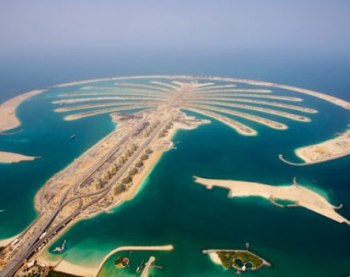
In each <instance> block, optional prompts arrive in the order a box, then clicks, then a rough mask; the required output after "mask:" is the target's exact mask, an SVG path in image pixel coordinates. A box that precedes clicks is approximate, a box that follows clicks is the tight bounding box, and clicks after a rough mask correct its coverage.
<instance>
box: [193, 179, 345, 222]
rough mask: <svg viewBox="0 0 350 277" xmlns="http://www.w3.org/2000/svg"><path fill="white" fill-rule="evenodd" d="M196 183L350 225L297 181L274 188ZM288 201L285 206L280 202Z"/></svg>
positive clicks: (230, 182)
mask: <svg viewBox="0 0 350 277" xmlns="http://www.w3.org/2000/svg"><path fill="white" fill-rule="evenodd" d="M194 180H195V182H196V183H198V184H200V185H203V186H205V187H206V188H207V189H212V188H213V187H219V188H224V189H228V190H229V191H230V193H229V197H253V196H258V197H263V198H265V199H268V200H269V201H271V203H273V204H274V205H276V206H279V207H303V208H306V209H308V210H310V211H313V212H315V213H318V214H320V215H322V216H325V217H327V218H329V219H331V220H334V221H336V222H338V223H346V224H348V225H350V221H349V220H348V219H346V218H345V217H343V216H342V215H340V214H339V213H337V212H336V210H337V209H339V208H341V206H339V207H335V206H333V205H332V204H330V203H329V202H328V201H327V200H326V199H325V198H324V197H323V196H321V195H320V194H318V193H317V192H315V191H313V190H311V189H309V188H307V187H304V186H301V185H299V184H298V183H297V182H296V180H295V179H294V182H293V184H292V185H288V186H272V185H267V184H262V183H254V182H245V181H234V180H217V179H205V178H200V177H194ZM281 200H282V201H288V202H289V204H286V205H283V204H280V203H279V201H281Z"/></svg>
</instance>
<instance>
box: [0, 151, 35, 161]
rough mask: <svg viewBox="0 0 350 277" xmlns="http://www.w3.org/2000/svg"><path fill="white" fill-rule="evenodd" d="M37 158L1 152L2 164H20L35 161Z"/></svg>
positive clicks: (0, 159)
mask: <svg viewBox="0 0 350 277" xmlns="http://www.w3.org/2000/svg"><path fill="white" fill-rule="evenodd" d="M37 158H38V157H32V156H25V155H21V154H16V153H11V152H3V151H0V163H19V162H24V161H34V160H35V159H37Z"/></svg>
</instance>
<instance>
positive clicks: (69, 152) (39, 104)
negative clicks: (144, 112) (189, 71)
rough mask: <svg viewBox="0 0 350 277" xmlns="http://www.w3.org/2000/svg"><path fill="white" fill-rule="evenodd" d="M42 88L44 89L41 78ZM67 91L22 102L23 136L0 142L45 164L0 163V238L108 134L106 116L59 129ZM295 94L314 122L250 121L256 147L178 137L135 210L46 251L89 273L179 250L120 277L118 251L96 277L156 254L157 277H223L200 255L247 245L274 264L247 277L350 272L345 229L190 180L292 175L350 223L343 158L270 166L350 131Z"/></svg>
mask: <svg viewBox="0 0 350 277" xmlns="http://www.w3.org/2000/svg"><path fill="white" fill-rule="evenodd" d="M218 64H219V63H218ZM310 66H311V65H310ZM177 69H178V70H179V69H181V67H180V66H179V67H178V68H177ZM168 70H169V69H168ZM204 70H205V69H204ZM315 70H316V69H315ZM198 71H200V69H199V68H197V72H198ZM212 71H216V72H217V74H216V75H220V74H223V75H227V76H229V75H230V74H232V72H233V73H234V72H235V71H236V72H237V71H238V69H237V68H230V67H229V66H227V67H223V68H220V69H218V70H215V69H213V68H212V67H210V68H209V67H207V73H212ZM242 71H243V73H241V74H242V75H245V77H247V78H251V79H254V76H257V75H258V76H259V77H260V78H261V76H263V74H259V71H258V70H257V71H255V73H252V74H251V76H249V74H247V72H248V71H249V70H248V69H244V68H242ZM257 72H258V73H257ZM203 73H204V72H203ZM269 74H270V76H271V77H270V78H267V79H266V80H268V81H270V80H271V81H276V82H283V81H286V82H287V83H288V80H289V83H292V84H295V85H298V86H301V87H303V86H305V87H308V88H314V89H319V90H320V91H329V87H328V86H329V84H328V83H326V81H325V80H319V79H320V77H319V76H322V72H319V75H317V76H318V77H317V78H313V75H312V74H311V76H310V74H309V75H305V76H304V77H303V78H302V77H301V76H300V75H301V74H300V75H294V76H295V77H294V78H296V79H297V80H296V81H295V80H292V79H293V78H292V77H290V76H289V77H288V76H282V75H283V72H282V73H280V74H277V73H271V72H270V73H269ZM269 74H267V73H266V74H265V75H264V76H265V77H268V76H267V75H269ZM324 74H326V73H324ZM332 74H334V73H332ZM238 75H239V74H238ZM247 75H248V76H247ZM236 76H237V75H236ZM47 80H48V81H45V82H50V81H49V78H48V77H47ZM315 80H316V82H314V81H315ZM341 80H342V79H341ZM332 84H334V87H332V88H333V90H332V93H334V94H335V95H338V96H339V97H343V98H345V99H349V96H348V95H347V94H346V92H345V90H344V87H346V86H347V87H349V83H346V81H344V80H342V81H339V82H337V81H336V80H335V81H333V82H332ZM337 84H338V87H337ZM25 89H26V88H25ZM70 89H71V88H64V89H59V90H58V89H57V91H53V93H52V94H47V95H42V96H38V97H35V98H33V99H32V100H31V101H28V102H26V103H25V104H23V105H22V106H21V107H20V109H19V111H18V114H19V116H20V117H21V118H22V119H25V120H24V121H23V126H22V127H21V128H23V132H21V133H18V134H15V135H12V136H1V137H0V146H1V150H4V151H17V152H20V153H23V154H27V155H34V156H41V157H42V158H40V159H38V160H36V161H34V162H31V163H20V164H17V165H0V176H1V183H0V187H1V190H2V193H1V195H0V203H1V204H0V209H4V210H5V212H2V213H0V222H1V224H0V238H6V237H10V236H12V235H15V234H16V233H18V232H20V231H21V230H23V229H24V228H25V227H26V226H27V225H28V224H29V223H30V222H31V220H33V219H34V218H35V216H36V212H35V211H34V209H33V197H34V195H35V193H36V191H37V190H38V189H39V188H40V187H41V186H42V185H43V184H44V183H45V181H46V180H47V179H48V178H49V177H50V176H52V175H53V174H54V173H55V172H57V171H58V170H60V169H63V168H64V167H65V166H67V165H68V164H69V163H70V162H71V161H72V160H73V159H74V158H76V157H78V156H79V155H80V154H81V153H83V152H84V151H85V150H86V149H88V148H89V147H90V146H92V145H94V144H95V143H96V142H97V141H98V140H99V139H101V138H102V137H104V136H105V135H106V134H108V133H109V132H110V131H111V130H112V129H113V128H114V125H113V124H112V123H111V121H110V119H109V117H108V116H106V115H102V116H98V117H94V118H87V119H83V120H79V121H76V122H63V121H62V115H60V114H56V113H54V112H53V107H52V106H51V105H50V102H51V101H52V99H53V97H54V95H55V93H62V92H67V91H70ZM286 94H287V93H286ZM294 95H297V96H301V97H302V98H304V99H305V103H307V104H308V105H309V106H312V107H313V108H316V109H318V110H319V111H320V113H319V114H317V115H310V116H311V117H312V120H313V121H312V122H311V123H307V124H302V123H295V122H292V121H288V120H283V122H285V123H286V122H288V125H289V127H290V128H289V129H288V130H286V131H275V130H271V129H268V128H265V127H262V126H259V125H257V124H255V125H254V124H251V126H252V127H254V128H256V129H257V130H258V131H259V135H258V136H257V137H252V138H247V137H242V136H240V135H238V134H237V133H235V131H234V130H232V129H230V128H229V127H226V126H224V125H222V124H220V123H218V122H215V121H213V122H212V124H210V125H205V126H201V127H200V128H198V129H196V130H193V131H179V132H178V133H177V135H176V137H175V138H174V141H175V145H176V149H175V150H172V151H169V152H167V153H165V155H164V156H163V157H162V159H161V161H160V162H159V163H158V164H157V166H156V167H155V168H154V170H153V171H152V173H151V174H150V175H149V177H148V178H147V180H146V181H145V183H144V185H143V187H142V190H141V191H140V192H139V193H138V195H137V196H136V197H135V198H134V199H133V200H132V201H130V202H127V203H125V204H123V205H122V206H121V207H117V208H116V209H114V212H113V213H112V214H102V215H100V216H97V217H95V218H93V219H89V220H86V221H82V222H80V223H78V224H77V225H75V226H73V227H72V228H71V230H69V231H68V232H67V233H66V234H65V235H63V237H62V238H61V239H59V240H58V241H57V242H56V243H54V244H53V246H52V247H51V250H52V249H53V248H54V247H56V246H57V245H60V244H61V243H62V241H63V240H67V245H66V250H65V251H64V253H62V256H64V257H65V259H67V260H68V261H71V262H76V263H79V264H83V265H91V264H98V262H99V261H100V260H102V258H103V256H104V255H105V254H107V253H108V252H109V251H111V250H112V249H114V248H116V247H118V246H123V245H164V244H173V245H174V247H175V250H174V251H171V252H162V253H160V252H157V253H155V252H149V253H148V252H140V253H134V254H133V255H134V256H135V257H131V262H132V266H131V268H130V269H129V270H125V271H123V273H122V275H120V274H121V272H120V271H117V270H116V269H115V268H114V265H113V262H114V259H115V257H116V256H118V255H119V254H117V255H115V256H114V257H112V258H111V259H109V260H108V262H107V263H106V265H105V267H104V268H103V272H102V273H101V276H117V275H118V276H129V275H130V276H132V275H133V274H134V273H135V272H134V269H135V264H137V265H138V264H139V263H140V260H142V259H148V258H149V256H151V255H155V256H156V258H157V261H156V264H160V265H163V266H164V269H163V270H156V269H153V270H152V274H154V276H218V275H220V276H221V275H222V276H226V275H227V276H229V275H232V271H224V270H223V269H221V268H220V267H218V266H216V265H214V264H213V263H212V262H211V261H210V260H209V258H208V257H207V256H205V255H203V254H202V253H201V251H202V250H203V249H207V248H244V244H245V242H250V244H251V250H252V251H253V252H256V253H257V254H258V255H260V256H262V257H264V258H265V259H266V260H268V261H270V262H271V263H272V264H273V267H272V268H264V269H262V270H260V271H259V272H254V273H246V274H245V275H246V276H253V275H254V276H346V274H349V272H350V268H349V264H350V254H349V251H348V248H349V246H350V236H349V227H348V226H345V225H344V224H338V223H336V222H332V221H330V220H328V219H326V218H324V217H321V216H319V215H317V214H314V213H312V212H310V211H307V210H305V209H302V208H293V209H280V208H278V207H275V206H273V205H271V204H270V203H269V202H268V201H266V200H264V199H260V198H242V199H230V198H227V191H225V190H220V189H213V190H212V191H210V190H206V189H205V188H204V187H202V186H199V185H198V184H195V183H194V182H193V180H192V176H193V175H197V176H201V177H207V178H230V179H237V180H247V181H257V182H262V183H269V184H276V185H279V184H288V183H290V182H291V181H292V178H293V177H294V176H297V177H298V180H299V181H300V182H301V183H302V184H305V185H308V186H311V187H312V188H313V189H317V190H319V191H320V192H321V193H323V194H324V195H325V196H327V197H329V199H330V200H331V201H332V202H333V203H335V204H337V203H343V204H344V209H343V210H341V211H340V212H341V213H342V214H343V215H344V216H346V217H348V218H350V211H349V209H348V207H349V206H350V188H349V186H348V184H349V174H348V172H347V169H348V168H349V164H350V158H349V157H347V158H343V159H339V160H336V161H331V162H328V163H325V164H320V165H314V166H309V167H290V166H288V165H285V164H283V163H281V162H280V161H279V160H278V154H279V153H283V154H284V155H285V156H286V157H288V158H290V160H297V158H296V157H295V156H294V154H293V151H294V149H295V148H297V147H300V146H304V145H307V144H310V143H316V142H318V141H322V140H324V139H328V138H329V137H332V136H333V135H334V133H335V132H339V131H342V130H344V129H345V128H346V127H347V124H349V122H350V118H349V113H348V112H346V111H344V110H342V109H340V108H338V107H336V106H332V105H330V104H328V103H325V102H323V101H321V100H316V99H313V98H310V97H304V96H303V95H300V94H294ZM4 97H5V96H3V95H2V98H4ZM270 118H272V119H273V117H270ZM242 121H244V120H242ZM71 134H76V135H77V137H76V139H74V140H70V139H69V137H70V135H71ZM82 234H84V235H83V236H82ZM296 265H297V266H296ZM291 268H292V269H293V270H291Z"/></svg>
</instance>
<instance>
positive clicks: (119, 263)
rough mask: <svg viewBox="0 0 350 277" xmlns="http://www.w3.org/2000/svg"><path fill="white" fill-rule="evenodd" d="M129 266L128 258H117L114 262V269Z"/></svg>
mask: <svg viewBox="0 0 350 277" xmlns="http://www.w3.org/2000/svg"><path fill="white" fill-rule="evenodd" d="M129 264H130V260H129V258H128V257H119V258H117V259H116V260H115V262H114V265H115V267H116V268H119V269H121V268H125V267H127V266H129Z"/></svg>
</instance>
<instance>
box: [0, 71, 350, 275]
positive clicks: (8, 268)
mask: <svg viewBox="0 0 350 277" xmlns="http://www.w3.org/2000/svg"><path fill="white" fill-rule="evenodd" d="M60 90H62V91H60ZM67 90H69V91H67ZM51 91H55V94H54V96H53V98H54V99H53V100H52V104H53V107H54V110H55V112H57V113H60V114H63V118H64V120H67V121H68V120H69V121H72V120H81V119H83V118H88V117H93V116H99V115H103V114H110V115H111V116H112V119H113V121H114V122H115V123H116V128H115V130H114V131H113V132H111V133H110V134H109V135H108V136H106V137H105V138H103V139H102V140H101V141H99V142H98V143H97V144H96V145H95V146H93V147H92V148H90V149H89V150H87V151H86V152H85V153H84V154H83V155H82V156H81V157H79V158H78V159H76V160H74V161H73V162H72V163H71V164H70V165H69V166H68V167H67V168H65V169H63V170H62V171H60V172H58V173H57V174H56V175H54V176H53V177H52V178H51V179H50V180H48V182H47V183H46V184H45V185H44V186H43V187H42V188H41V190H40V191H39V192H38V193H37V195H36V197H35V206H36V209H37V210H38V211H40V213H41V215H40V216H39V217H38V218H37V219H36V220H35V221H34V222H33V223H32V225H31V226H29V227H28V228H27V229H26V230H25V231H24V232H23V233H22V234H21V235H20V236H19V237H18V238H17V240H16V245H17V246H16V249H19V250H16V251H14V247H13V245H11V244H10V245H9V246H8V247H7V248H6V249H5V251H4V252H3V253H4V255H3V263H2V265H0V266H2V267H3V270H4V272H6V274H12V273H14V272H16V271H17V270H18V269H19V268H20V267H21V265H22V262H23V261H24V260H25V259H27V258H28V257H30V256H32V255H33V253H35V252H36V251H38V250H39V249H44V248H45V247H47V245H49V244H50V243H52V242H53V241H54V240H55V239H56V238H57V236H58V235H59V234H61V233H63V232H64V231H65V230H66V229H67V228H69V227H70V226H71V225H72V224H74V223H75V222H77V220H79V219H82V218H88V217H91V216H94V215H96V214H98V213H100V212H102V211H106V210H109V209H111V208H112V207H115V206H117V205H120V204H121V203H122V202H124V201H126V200H128V199H131V198H132V197H133V196H134V195H135V193H136V192H137V190H138V189H139V187H140V184H141V183H142V181H143V180H144V178H145V176H146V175H147V173H148V172H149V171H150V169H151V168H152V167H153V166H154V164H155V163H157V161H158V160H159V159H160V157H161V156H162V154H163V153H164V151H167V150H168V149H171V148H172V137H173V135H174V134H175V133H176V131H177V130H179V129H195V128H197V127H198V126H199V125H201V124H204V123H210V121H209V120H208V119H210V120H212V121H219V122H221V123H222V124H225V125H227V126H229V127H230V128H232V129H234V130H235V131H236V132H237V133H239V134H240V135H244V136H257V135H258V132H257V130H256V126H258V125H259V124H260V125H263V126H264V127H267V128H272V129H275V130H281V131H284V130H286V129H288V122H291V121H296V122H300V123H301V124H305V123H306V124H308V123H310V122H311V121H312V118H313V117H315V116H317V114H318V111H317V110H316V109H315V108H313V107H310V106H308V105H305V104H304V99H303V98H302V97H301V96H303V95H306V96H307V97H310V96H311V97H316V98H319V99H322V100H325V101H328V102H330V103H332V104H334V105H337V106H339V107H341V108H344V109H346V110H349V109H350V103H348V102H347V101H344V100H341V99H339V98H335V97H333V96H329V95H326V94H323V93H320V92H316V91H311V90H307V89H302V88H298V87H292V86H288V85H281V84H275V83H267V82H263V81H253V80H245V79H234V78H221V77H208V76H200V77H193V76H172V75H171V76H135V77H115V78H106V79H97V80H88V81H81V82H73V83H66V84H61V85H57V86H54V87H51V88H49V89H47V90H36V91H32V92H28V93H25V94H22V95H20V96H17V97H15V98H13V99H10V100H8V101H7V102H5V103H4V104H2V105H1V106H0V118H4V119H5V120H3V121H1V122H0V131H3V132H4V131H8V130H10V129H13V128H15V127H18V126H19V125H20V121H19V119H17V117H16V108H17V107H18V106H19V105H20V104H21V103H22V102H23V101H24V100H26V99H28V98H30V97H33V96H35V95H38V94H44V93H45V94H47V93H50V92H51ZM187 112H191V116H190V115H187V114H186V113H187ZM196 115H200V117H196ZM203 118H206V119H203ZM349 153H350V133H349V131H345V132H344V133H342V134H340V135H339V136H337V137H335V138H332V139H330V140H328V141H325V142H322V143H319V144H317V145H309V146H305V147H303V148H300V149H298V150H297V151H296V154H297V156H299V158H301V159H302V160H303V161H304V163H302V164H295V163H292V162H288V161H287V160H285V159H284V157H283V156H282V155H280V159H281V161H283V162H287V163H289V164H291V165H308V164H314V163H319V162H325V161H327V160H331V159H335V158H340V157H343V156H346V155H348V154H349ZM3 154H4V155H5V154H6V155H8V156H7V157H11V155H12V158H13V159H14V161H15V160H16V161H20V160H26V159H31V157H26V156H23V155H19V154H14V153H4V152H3ZM195 181H196V182H197V183H199V184H202V185H204V186H206V187H208V188H211V187H213V186H218V187H223V188H226V189H228V190H230V196H231V197H240V196H261V197H264V198H266V199H269V200H270V201H271V202H272V203H274V204H275V205H277V206H281V205H282V204H281V203H280V202H279V201H281V200H282V201H290V203H289V204H287V205H284V206H295V205H298V206H302V207H304V208H307V209H309V210H312V211H314V212H316V213H319V214H321V215H323V216H326V217H328V218H330V219H332V220H334V221H337V222H339V223H343V222H345V223H348V224H349V221H348V220H347V219H346V218H344V217H343V216H341V215H340V214H338V213H337V212H336V209H337V207H334V206H333V205H331V204H330V203H329V202H328V201H327V200H326V199H325V198H324V197H323V196H321V195H319V194H318V193H317V192H315V191H313V190H311V189H309V188H306V187H304V186H300V185H298V184H297V182H296V181H294V184H291V185H289V186H271V185H267V184H260V183H252V182H245V181H232V180H213V179H205V178H200V177H195ZM282 206H283V205H282Z"/></svg>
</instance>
